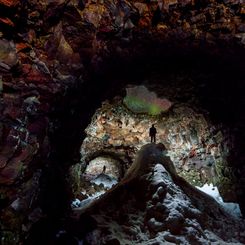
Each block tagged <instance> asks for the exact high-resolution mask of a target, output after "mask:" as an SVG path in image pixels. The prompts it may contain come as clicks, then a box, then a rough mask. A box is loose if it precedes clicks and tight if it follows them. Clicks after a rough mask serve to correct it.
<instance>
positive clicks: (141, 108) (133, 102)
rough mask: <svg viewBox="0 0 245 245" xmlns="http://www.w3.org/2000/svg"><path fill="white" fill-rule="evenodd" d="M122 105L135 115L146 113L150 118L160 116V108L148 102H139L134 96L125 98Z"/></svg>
mask: <svg viewBox="0 0 245 245" xmlns="http://www.w3.org/2000/svg"><path fill="white" fill-rule="evenodd" d="M123 102H124V104H125V105H126V106H127V107H128V108H129V109H130V110H132V111H133V112H135V113H147V114H149V115H151V116H156V115H160V114H161V112H162V111H163V110H162V108H161V107H160V106H158V105H156V104H154V103H151V102H149V101H145V100H141V99H139V98H137V97H135V96H126V97H125V98H124V100H123Z"/></svg>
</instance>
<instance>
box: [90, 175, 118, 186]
mask: <svg viewBox="0 0 245 245" xmlns="http://www.w3.org/2000/svg"><path fill="white" fill-rule="evenodd" d="M91 182H92V183H94V184H96V185H103V186H104V187H105V188H109V189H110V188H112V186H114V185H116V184H117V183H118V181H117V180H116V179H115V178H113V177H111V176H109V175H106V174H103V173H102V174H100V175H98V176H97V177H96V178H95V179H93V180H91Z"/></svg>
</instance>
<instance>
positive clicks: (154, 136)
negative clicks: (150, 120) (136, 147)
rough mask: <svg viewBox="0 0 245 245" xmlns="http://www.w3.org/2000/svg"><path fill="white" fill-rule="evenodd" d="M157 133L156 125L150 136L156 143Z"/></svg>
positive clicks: (152, 128) (151, 129) (150, 131)
mask: <svg viewBox="0 0 245 245" xmlns="http://www.w3.org/2000/svg"><path fill="white" fill-rule="evenodd" d="M156 133H157V130H156V128H155V126H154V124H152V126H151V128H150V130H149V135H150V137H151V142H154V143H156Z"/></svg>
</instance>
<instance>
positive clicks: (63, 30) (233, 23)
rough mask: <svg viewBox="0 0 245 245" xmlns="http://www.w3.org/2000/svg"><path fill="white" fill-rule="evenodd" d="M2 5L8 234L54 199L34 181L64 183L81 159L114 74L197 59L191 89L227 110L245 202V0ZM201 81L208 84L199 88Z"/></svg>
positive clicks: (176, 66)
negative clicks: (93, 118) (70, 168)
mask: <svg viewBox="0 0 245 245" xmlns="http://www.w3.org/2000/svg"><path fill="white" fill-rule="evenodd" d="M0 12H1V18H0V44H1V45H0V73H1V76H0V91H1V105H0V110H1V123H0V136H1V137H0V145H1V148H0V153H1V158H0V183H1V199H0V200H1V202H0V204H1V230H2V233H3V234H4V236H5V237H6V239H9V240H10V241H12V242H13V239H16V240H15V241H17V240H19V239H20V237H19V235H20V234H23V233H25V232H26V231H28V230H29V228H30V227H25V226H24V227H23V226H22V224H23V220H24V221H25V222H24V224H29V225H32V224H33V223H35V222H36V221H37V220H38V219H39V218H40V217H42V211H40V209H38V208H39V200H40V199H41V200H45V199H46V200H48V199H49V198H50V201H47V202H44V203H43V207H46V209H45V208H44V210H45V212H46V213H52V212H51V211H50V210H55V208H56V206H55V204H54V205H53V206H52V208H51V209H50V210H48V206H49V205H50V204H52V203H53V202H52V198H53V197H52V192H51V190H50V192H45V191H44V192H41V194H40V195H41V197H40V199H39V187H40V181H41V182H42V183H43V182H44V183H43V184H42V185H41V186H42V187H41V189H45V188H46V189H45V190H47V189H48V187H47V186H46V184H47V183H53V180H54V179H55V178H56V177H57V175H58V176H59V178H58V179H60V182H59V183H61V182H62V179H63V175H64V173H66V167H64V166H67V165H70V164H72V163H74V162H76V161H78V159H79V146H80V143H81V138H80V137H79V135H83V133H82V129H84V128H85V126H86V125H87V123H88V121H89V120H88V118H89V116H91V115H92V111H93V110H94V109H95V108H96V106H98V104H99V103H100V102H101V101H102V99H105V98H106V97H107V96H111V95H112V94H114V91H112V90H111V88H112V87H113V88H114V89H117V88H118V89H120V88H121V87H122V84H124V83H125V81H123V80H121V79H119V78H118V77H119V76H120V77H121V78H127V79H132V80H134V79H139V78H140V77H141V78H142V77H144V76H145V75H148V76H150V73H151V69H152V68H156V67H157V68H156V70H159V71H161V72H162V70H163V74H161V75H165V74H166V70H167V72H169V73H171V72H174V71H176V70H181V69H182V68H183V67H184V69H185V68H186V67H188V66H189V67H192V66H193V65H194V70H195V69H196V71H197V74H194V77H198V79H196V80H198V81H201V82H200V83H199V85H200V86H199V85H198V86H197V85H194V87H197V88H199V90H198V89H197V91H196V90H195V93H194V94H195V95H194V97H196V96H200V100H201V99H203V105H204V106H205V107H207V108H208V109H209V110H210V111H211V112H212V113H213V115H214V117H215V116H216V117H217V118H215V119H216V120H219V119H220V118H221V119H222V120H223V119H224V118H223V117H225V119H227V118H228V119H229V120H227V121H228V124H229V125H230V127H231V128H233V129H234V134H235V136H236V138H235V143H234V144H235V147H233V150H232V153H231V154H230V163H232V164H233V165H235V168H236V174H237V175H238V176H239V177H240V178H239V182H240V183H239V185H240V186H241V188H240V189H239V192H240V196H241V200H240V203H241V204H242V205H243V201H242V195H243V192H244V188H243V187H244V185H245V180H244V179H243V177H242V176H244V171H245V170H244V168H243V166H242V163H243V161H244V156H243V155H242V154H241V152H242V149H243V145H244V143H243V142H244V140H243V139H244V135H243V133H241V132H244V131H243V130H242V129H243V123H242V122H244V115H243V114H242V115H240V116H239V112H240V111H241V110H240V109H241V108H243V106H244V100H242V99H241V98H242V91H244V85H243V75H242V72H241V71H242V67H243V64H244V58H243V57H244V38H245V37H244V35H245V34H244V32H245V27H244V25H245V24H244V15H245V6H244V3H243V2H242V1H239V0H234V1H217V2H216V1H211V0H210V1H188V0H187V1H177V0H175V1H158V2H151V1H146V2H143V1H100V2H96V1H76V0H72V1H69V0H66V1H62V0H61V1H15V0H12V1H11V0H0ZM209 62H210V63H209ZM207 63H208V65H207ZM211 64H212V65H214V67H211ZM224 64H225V66H223V65H224ZM197 67H199V68H200V67H201V69H202V70H203V72H202V74H205V71H206V69H208V70H207V71H208V72H207V74H209V73H212V74H215V72H216V69H217V67H218V68H219V72H218V73H217V74H218V75H220V77H218V76H216V77H215V76H213V77H212V76H211V78H210V77H208V76H206V77H205V76H203V75H202V76H199V75H198V71H199V70H200V69H197ZM224 67H225V68H224ZM187 70H188V69H187ZM210 70H211V72H209V71H210ZM217 78H219V79H218V81H217ZM220 78H221V79H220ZM215 79H216V80H215ZM182 81H183V82H185V81H186V80H185V79H182ZM171 82H173V81H172V80H171ZM216 82H217V83H216ZM226 82H230V85H228V86H227V85H225V84H226ZM179 84H180V83H179ZM201 84H204V85H205V84H208V86H206V87H204V88H202V89H200V88H201ZM210 84H211V86H209V85H210ZM112 85H113V86H112ZM165 85H166V82H165V83H162V86H165ZM180 88H181V89H185V85H183V86H182V85H181V86H180ZM223 88H224V89H223ZM75 91H76V92H75ZM102 91H104V93H102ZM209 94H211V96H210V98H208V99H206V97H207V95H209ZM218 94H219V96H217V95H218ZM227 95H228V96H227ZM202 96H203V97H202ZM216 97H217V99H216V100H215V98H216ZM180 98H182V99H183V97H182V96H180ZM222 103H224V105H225V109H224V108H223V107H222V106H220V105H221V104H222ZM88 107H89V108H88ZM71 108H72V109H71ZM234 108H235V109H234ZM227 114H228V117H227V116H226V115H227ZM240 114H241V113H240ZM217 115H218V116H217ZM224 115H225V116H224ZM71 128H73V129H74V130H72V133H70V130H71ZM74 139H75V140H74ZM71 141H73V142H74V144H70V145H69V147H67V142H71ZM70 159H74V160H72V161H70ZM52 165H53V168H52V170H50V169H49V168H50V166H52ZM56 169H59V170H58V171H56ZM42 172H44V173H45V174H44V175H43V174H42ZM56 174H57V175H56ZM42 176H46V177H42ZM40 178H41V179H42V180H40ZM47 179H48V180H47ZM49 181H50V182H49ZM43 186H46V187H43ZM59 186H60V187H61V190H60V193H62V188H63V187H64V188H66V187H65V186H66V185H65V184H64V186H63V185H62V183H61V184H60V185H55V187H54V189H53V190H55V188H56V187H57V188H58V187H59ZM62 186H63V187H62ZM68 192H69V191H68ZM64 199H65V198H64ZM64 199H63V197H62V198H61V199H60V200H63V201H64ZM41 202H42V201H41ZM64 202H65V201H64ZM243 206H244V205H243ZM34 211H35V212H34ZM32 212H34V214H35V215H34V217H35V218H33V216H30V214H31V213H32ZM20 213H21V214H22V215H19V214H20ZM28 215H29V217H28ZM16 217H18V218H16ZM26 219H27V221H26ZM21 239H23V237H22V238H21Z"/></svg>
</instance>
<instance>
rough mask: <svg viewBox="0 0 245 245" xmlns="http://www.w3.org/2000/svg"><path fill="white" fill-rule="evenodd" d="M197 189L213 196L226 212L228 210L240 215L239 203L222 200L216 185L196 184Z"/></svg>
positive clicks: (234, 214)
mask: <svg viewBox="0 0 245 245" xmlns="http://www.w3.org/2000/svg"><path fill="white" fill-rule="evenodd" d="M196 188H197V189H199V190H201V191H203V192H205V193H206V194H208V195H210V196H211V197H213V198H214V199H215V200H216V201H217V202H218V203H219V204H220V205H222V206H223V207H224V208H225V209H226V210H227V212H229V213H230V214H231V215H233V216H236V217H238V218H240V217H242V214H241V210H240V207H239V204H237V203H232V202H224V201H223V199H222V197H221V196H220V193H219V190H218V188H217V186H214V185H213V184H212V183H211V184H205V185H203V186H202V187H198V186H196Z"/></svg>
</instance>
